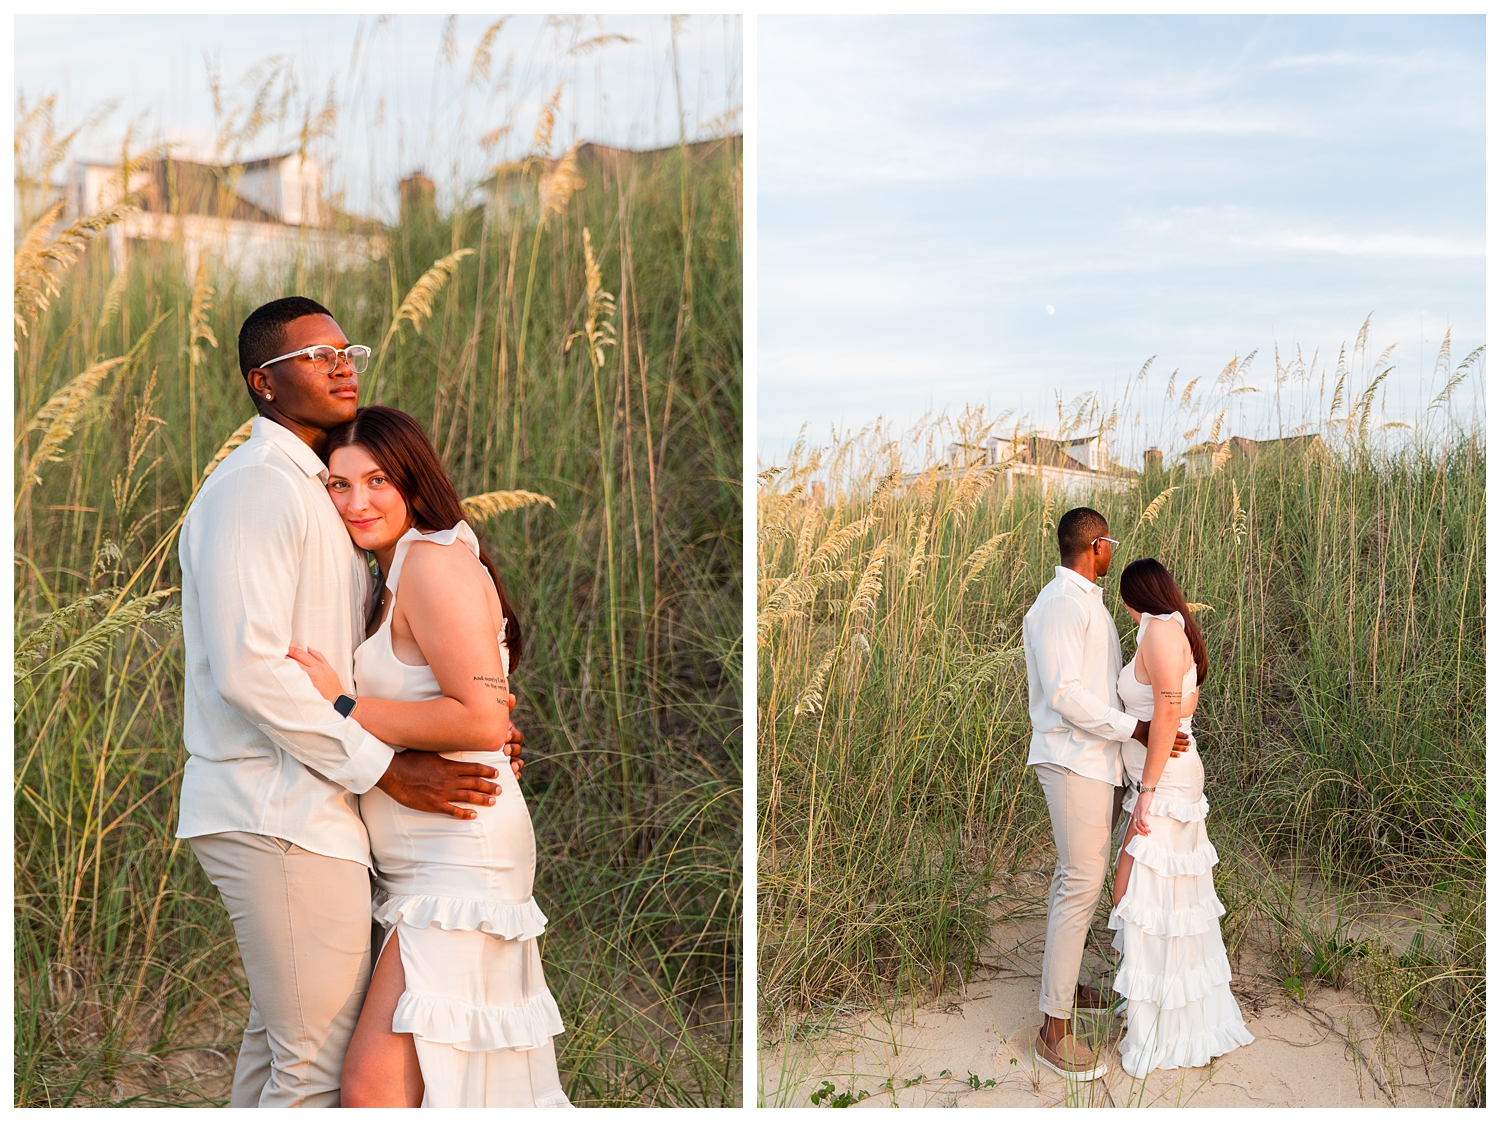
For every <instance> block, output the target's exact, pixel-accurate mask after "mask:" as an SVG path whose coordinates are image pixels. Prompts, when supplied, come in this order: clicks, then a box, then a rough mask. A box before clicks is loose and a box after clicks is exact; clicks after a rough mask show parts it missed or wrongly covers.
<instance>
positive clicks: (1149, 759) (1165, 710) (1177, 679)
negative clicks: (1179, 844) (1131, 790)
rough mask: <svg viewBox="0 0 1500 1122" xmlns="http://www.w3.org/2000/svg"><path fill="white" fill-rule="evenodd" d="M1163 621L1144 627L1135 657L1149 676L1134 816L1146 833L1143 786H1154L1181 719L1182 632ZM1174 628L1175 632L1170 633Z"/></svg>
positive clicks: (1147, 793)
mask: <svg viewBox="0 0 1500 1122" xmlns="http://www.w3.org/2000/svg"><path fill="white" fill-rule="evenodd" d="M1166 622H1167V621H1164V620H1160V619H1158V620H1156V621H1155V622H1154V623H1153V625H1152V626H1151V627H1149V628H1147V629H1146V634H1145V635H1144V636H1143V637H1142V639H1141V646H1140V650H1139V651H1138V652H1137V657H1138V658H1139V659H1140V661H1141V663H1142V665H1144V666H1145V668H1146V676H1147V677H1148V678H1150V679H1151V700H1152V709H1151V732H1150V735H1149V737H1148V738H1147V743H1146V762H1145V764H1143V765H1142V767H1141V787H1142V788H1143V790H1142V791H1141V793H1140V794H1139V795H1138V796H1137V797H1136V804H1135V810H1134V811H1133V812H1132V817H1133V818H1134V820H1135V828H1136V832H1137V833H1141V834H1149V833H1150V832H1151V827H1150V826H1149V825H1148V824H1147V822H1146V816H1147V815H1148V814H1150V813H1151V801H1152V799H1151V796H1152V792H1151V791H1147V790H1144V788H1147V787H1155V786H1156V785H1157V783H1158V782H1160V780H1161V773H1162V772H1163V771H1165V770H1166V767H1167V760H1168V758H1169V757H1170V756H1171V754H1172V744H1173V742H1174V740H1175V739H1176V737H1177V726H1178V724H1179V723H1180V721H1181V720H1182V677H1183V675H1184V674H1186V673H1187V663H1186V662H1185V661H1184V659H1183V647H1184V646H1185V645H1186V644H1184V643H1183V642H1182V641H1181V637H1182V632H1181V629H1179V628H1177V627H1176V625H1175V623H1174V624H1173V625H1172V626H1171V627H1167V626H1165V624H1166ZM1174 632H1176V634H1174Z"/></svg>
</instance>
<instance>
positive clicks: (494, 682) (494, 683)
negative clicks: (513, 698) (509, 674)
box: [473, 674, 509, 705]
mask: <svg viewBox="0 0 1500 1122" xmlns="http://www.w3.org/2000/svg"><path fill="white" fill-rule="evenodd" d="M473 680H474V681H476V682H481V683H483V685H484V687H485V689H489V690H498V691H499V692H500V693H502V694H504V693H508V692H509V688H508V687H507V685H506V682H505V679H504V678H494V677H491V676H489V675H487V674H475V675H474V679H473ZM495 704H497V705H505V704H506V701H505V698H504V697H497V698H495Z"/></svg>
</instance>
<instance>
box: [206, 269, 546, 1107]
mask: <svg viewBox="0 0 1500 1122" xmlns="http://www.w3.org/2000/svg"><path fill="white" fill-rule="evenodd" d="M369 358H370V349H369V348H368V347H364V346H358V345H351V344H350V343H349V340H348V339H347V338H345V336H344V333H343V332H342V331H341V330H340V329H339V326H338V323H337V322H336V321H335V320H334V318H333V316H332V315H331V314H329V312H328V310H327V309H326V308H324V307H322V306H321V305H320V304H317V303H315V302H314V301H312V300H308V299H304V298H302V297H289V298H286V299H282V300H276V301H273V302H272V303H270V304H266V305H264V306H263V307H261V308H258V309H256V311H254V312H253V313H251V315H250V316H249V317H248V318H247V319H246V320H245V323H244V325H243V326H242V327H241V329H240V335H239V360H240V372H241V374H242V375H243V376H244V379H245V385H246V388H247V389H248V390H249V392H250V396H251V398H252V400H253V401H254V402H255V406H256V411H257V413H258V416H257V417H256V418H255V421H254V423H253V426H252V429H251V435H250V438H249V440H247V441H246V442H245V443H244V444H243V445H241V446H240V447H239V448H237V449H235V450H234V451H233V452H232V453H230V455H229V456H228V457H226V458H225V459H224V461H223V462H222V463H220V464H219V465H218V467H217V468H216V469H215V470H214V472H213V474H212V475H210V476H209V477H208V479H207V480H206V481H205V482H204V484H203V486H202V488H201V489H200V490H199V492H198V494H197V496H196V497H195V499H194V500H193V503H192V505H191V507H190V508H189V510H188V513H187V516H186V518H185V520H184V522H183V526H182V535H181V540H180V544H179V556H180V559H181V563H182V609H183V611H182V615H183V641H184V648H185V654H186V663H187V665H186V684H185V694H186V697H185V704H184V730H183V739H184V741H185V742H186V745H187V750H188V760H187V765H186V768H185V770H184V773H183V780H182V805H181V814H180V818H179V824H178V830H177V836H178V837H180V838H185V839H187V840H188V842H189V844H190V845H191V846H192V848H193V852H194V853H195V854H196V855H197V858H198V861H199V863H200V864H201V865H202V866H203V869H204V871H205V872H206V873H207V874H208V878H209V880H210V881H212V882H213V884H214V887H215V888H217V889H218V891H219V894H220V896H221V897H222V899H223V901H224V904H225V907H226V908H228V910H229V914H230V918H231V919H232V921H233V923H234V931H235V938H236V940H237V942H238V943H239V949H240V956H241V959H242V961H243V963H244V969H245V977H246V980H247V982H248V983H249V988H250V1021H249V1025H248V1026H247V1027H246V1030H245V1036H244V1041H243V1043H242V1045H241V1047H240V1052H239V1060H238V1063H237V1066H236V1069H235V1077H234V1088H233V1092H232V1096H231V1100H230V1102H231V1105H232V1106H261V1107H282V1106H286V1107H291V1106H301V1107H318V1106H327V1107H335V1106H432V1107H441V1106H567V1105H569V1103H568V1099H567V1096H566V1095H565V1094H564V1092H563V1090H562V1087H561V1085H560V1083H559V1080H558V1074H557V1061H556V1058H555V1054H554V1051H553V1045H552V1037H553V1036H554V1035H556V1034H558V1033H560V1032H562V1031H563V1026H562V1022H561V1020H560V1018H559V1016H558V1011H557V1005H556V1003H555V1002H554V1001H553V999H552V995H551V994H550V993H549V992H548V989H547V984H546V980H545V979H544V977H543V975H542V964H541V958H540V956H539V954H538V950H537V942H536V939H537V936H539V935H540V934H541V933H542V932H543V930H544V928H545V925H546V922H547V919H546V916H544V915H543V914H542V912H541V910H540V909H539V908H538V907H537V905H536V902H535V900H533V899H532V894H531V890H532V878H533V875H534V872H535V867H536V842H535V838H534V837H533V834H532V828H531V817H530V813H529V811H528V810H527V807H526V802H525V799H524V798H523V797H522V795H521V790H520V786H519V783H518V777H519V773H520V761H519V759H515V760H513V761H512V763H511V766H510V767H505V766H501V767H499V768H495V767H492V766H490V765H489V764H488V763H487V762H486V760H497V761H499V762H500V763H501V764H502V765H503V764H504V763H505V757H504V755H498V756H497V755H495V753H497V752H502V751H503V752H507V753H509V754H510V755H512V756H518V755H519V750H520V749H519V739H520V738H519V734H517V733H514V732H513V730H512V728H511V724H510V708H511V707H512V706H513V705H514V698H513V697H512V696H511V693H510V688H509V678H510V674H511V672H512V670H514V669H515V667H516V666H517V665H518V664H519V662H520V660H521V654H522V638H521V628H520V624H519V622H518V621H517V619H516V614H515V612H514V611H513V610H512V609H511V607H510V605H509V603H508V602H507V600H506V597H505V593H504V591H503V589H502V586H501V582H500V578H499V575H498V573H497V572H496V569H495V566H494V563H493V562H492V561H491V559H490V558H489V557H488V556H487V555H486V554H485V552H484V550H483V549H482V548H481V547H480V545H479V542H478V539H477V538H476V537H475V535H474V532H473V530H471V529H470V527H469V526H468V524H467V523H465V521H464V519H463V510H462V507H461V505H460V503H459V499H458V494H457V492H456V491H455V490H454V487H453V484H452V482H451V481H450V480H449V478H448V475H447V473H446V472H445V471H444V470H443V467H442V464H441V463H440V461H439V460H438V457H437V454H436V453H435V452H434V450H433V448H432V445H431V444H430V443H429V442H428V440H427V437H426V435H425V434H424V433H423V432H422V429H421V427H420V426H419V425H418V424H417V423H416V422H415V421H414V420H413V419H412V418H411V417H409V416H407V415H406V414H405V413H402V412H400V411H398V410H395V409H387V408H382V407H379V406H372V407H368V408H363V409H358V408H356V402H357V400H358V395H359V379H358V375H359V373H360V372H361V371H362V370H364V368H365V366H366V364H367V363H368V362H369ZM367 555H368V557H369V558H371V559H373V563H374V567H375V569H376V570H377V571H376V572H375V573H373V574H372V571H371V566H370V564H369V563H367ZM372 875H373V886H372ZM372 921H373V924H372ZM372 935H374V936H375V937H374V938H373V939H372Z"/></svg>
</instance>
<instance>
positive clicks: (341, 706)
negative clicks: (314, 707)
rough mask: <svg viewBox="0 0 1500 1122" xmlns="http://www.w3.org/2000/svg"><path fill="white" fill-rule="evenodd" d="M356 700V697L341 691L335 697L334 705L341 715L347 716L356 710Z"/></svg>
mask: <svg viewBox="0 0 1500 1122" xmlns="http://www.w3.org/2000/svg"><path fill="white" fill-rule="evenodd" d="M354 702H355V699H354V698H352V697H350V696H349V695H348V694H346V693H341V694H339V696H338V697H337V699H335V701H334V703H333V707H334V708H335V709H337V710H338V711H339V716H340V717H347V716H348V715H349V714H350V713H353V712H354Z"/></svg>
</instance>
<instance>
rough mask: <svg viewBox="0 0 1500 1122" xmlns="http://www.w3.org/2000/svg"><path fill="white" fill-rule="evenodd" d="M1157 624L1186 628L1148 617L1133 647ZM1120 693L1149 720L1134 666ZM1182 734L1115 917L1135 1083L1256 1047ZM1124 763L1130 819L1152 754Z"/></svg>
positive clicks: (1193, 675) (1135, 751)
mask: <svg viewBox="0 0 1500 1122" xmlns="http://www.w3.org/2000/svg"><path fill="white" fill-rule="evenodd" d="M1157 618H1160V619H1175V620H1176V621H1177V622H1178V624H1179V625H1180V624H1181V623H1182V616H1181V615H1179V614H1178V613H1176V612H1173V613H1172V615H1171V616H1160V617H1158V616H1151V615H1145V614H1143V615H1142V617H1141V628H1140V631H1139V633H1138V634H1137V638H1136V645H1137V648H1139V645H1140V638H1141V636H1144V635H1145V632H1146V626H1147V624H1148V623H1149V622H1150V621H1151V620H1153V619H1157ZM1197 686H1198V669H1197V667H1196V666H1194V667H1192V668H1191V669H1190V670H1189V671H1188V673H1187V674H1186V675H1185V676H1184V678H1183V682H1182V695H1183V698H1184V699H1186V698H1187V697H1188V695H1189V694H1191V693H1192V692H1193V691H1194V690H1196V689H1197ZM1118 688H1119V695H1120V702H1121V703H1122V704H1123V705H1124V707H1125V712H1126V713H1128V714H1130V716H1132V717H1134V718H1136V719H1137V720H1140V721H1149V720H1150V719H1151V715H1152V709H1153V707H1154V703H1153V700H1152V695H1151V687H1150V686H1149V685H1144V684H1142V683H1141V682H1138V681H1136V677H1135V659H1134V658H1132V659H1131V660H1130V662H1129V664H1127V665H1126V666H1125V668H1124V669H1123V670H1121V671H1120V681H1119V687H1118ZM1181 727H1182V730H1183V731H1184V732H1186V733H1188V735H1189V748H1188V750H1187V751H1186V752H1184V753H1183V754H1182V755H1181V756H1179V757H1177V758H1176V759H1175V760H1173V759H1169V760H1168V761H1167V766H1166V768H1165V769H1164V770H1163V771H1162V775H1161V779H1160V780H1159V781H1158V782H1157V788H1156V792H1155V793H1154V794H1153V795H1152V797H1151V811H1150V814H1149V816H1148V817H1149V819H1150V824H1151V833H1150V834H1138V835H1136V836H1135V837H1134V838H1132V839H1131V840H1130V844H1129V845H1127V846H1126V847H1125V851H1126V852H1127V853H1129V854H1130V855H1131V857H1133V858H1134V859H1135V863H1134V865H1133V866H1132V867H1131V870H1130V883H1129V885H1128V887H1127V888H1126V890H1125V898H1124V899H1123V900H1121V901H1120V903H1119V905H1118V906H1117V907H1115V909H1114V910H1113V911H1111V912H1110V916H1109V926H1110V928H1111V930H1113V931H1114V932H1115V938H1114V948H1115V950H1117V951H1119V952H1120V968H1119V971H1118V973H1117V974H1116V975H1115V991H1116V992H1117V993H1120V994H1121V995H1123V996H1124V997H1125V998H1126V1008H1125V1016H1126V1025H1127V1027H1126V1034H1125V1038H1124V1039H1123V1040H1122V1041H1121V1042H1120V1064H1121V1066H1122V1067H1124V1069H1125V1070H1126V1071H1127V1072H1128V1073H1129V1074H1131V1075H1132V1076H1135V1077H1136V1078H1138V1079H1139V1078H1144V1077H1145V1075H1146V1074H1147V1073H1148V1072H1151V1071H1154V1070H1156V1069H1158V1068H1179V1067H1201V1066H1203V1065H1204V1064H1206V1063H1208V1062H1209V1061H1210V1060H1212V1059H1213V1058H1214V1057H1216V1056H1222V1055H1224V1054H1225V1053H1226V1052H1230V1051H1233V1050H1234V1049H1235V1048H1238V1047H1239V1046H1240V1045H1242V1044H1249V1043H1251V1042H1252V1041H1254V1039H1255V1038H1254V1037H1253V1036H1251V1035H1250V1032H1249V1030H1247V1029H1246V1028H1245V1019H1244V1016H1243V1015H1242V1014H1241V1013H1240V1007H1239V1003H1238V1002H1236V1001H1235V999H1234V995H1233V994H1232V993H1231V992H1230V990H1229V976H1230V975H1229V956H1228V955H1227V954H1226V953H1225V951H1224V940H1223V939H1222V937H1221V936H1220V934H1219V917H1220V916H1222V915H1223V914H1224V905H1223V904H1221V903H1220V902H1219V898H1218V896H1217V895H1216V894H1215V893H1214V878H1213V873H1212V872H1211V871H1210V870H1211V869H1212V868H1213V867H1214V866H1215V865H1216V864H1218V862H1219V854H1218V852H1217V851H1216V850H1215V849H1214V846H1213V843H1212V842H1211V841H1209V840H1208V831H1207V830H1206V829H1205V827H1204V820H1205V819H1206V818H1207V817H1208V800H1207V799H1206V798H1204V797H1203V761H1202V759H1201V758H1200V757H1199V755H1198V744H1197V740H1196V739H1194V738H1193V737H1192V720H1191V718H1187V717H1185V718H1183V720H1182V726H1181ZM1122 755H1123V757H1124V762H1125V771H1126V774H1127V775H1128V776H1129V779H1130V791H1129V793H1128V794H1127V795H1126V797H1125V802H1124V808H1125V809H1126V810H1127V811H1133V810H1134V809H1135V804H1136V798H1137V789H1138V788H1139V787H1140V786H1141V771H1142V768H1143V767H1144V766H1145V763H1146V749H1145V748H1144V747H1143V746H1142V745H1141V744H1140V743H1139V742H1138V741H1134V740H1131V741H1127V742H1126V744H1125V748H1124V751H1123V753H1122Z"/></svg>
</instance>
